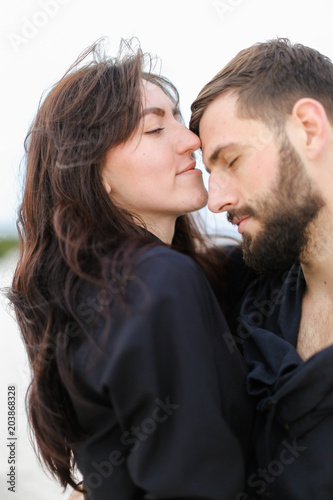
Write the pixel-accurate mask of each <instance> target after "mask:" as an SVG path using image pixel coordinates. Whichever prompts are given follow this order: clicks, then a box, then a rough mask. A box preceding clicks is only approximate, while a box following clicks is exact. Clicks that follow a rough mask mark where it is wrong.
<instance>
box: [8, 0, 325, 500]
mask: <svg viewBox="0 0 333 500" xmlns="http://www.w3.org/2000/svg"><path fill="white" fill-rule="evenodd" d="M332 14H333V2H332V0H316V1H315V2H314V1H311V0H294V1H291V0H279V1H269V0H224V1H222V0H221V1H213V0H168V1H166V0H164V1H157V0H141V1H139V0H121V1H112V0H44V1H43V0H1V17H0V34H1V43H0V64H1V79H0V88H1V92H0V100H1V101H0V109H1V119H0V137H1V142H0V159H1V166H0V237H1V236H3V235H4V234H6V233H8V232H11V231H14V227H15V218H16V213H15V212H16V208H17V205H18V202H19V199H20V189H21V185H22V181H21V178H22V175H21V174H22V172H23V171H24V165H23V164H22V165H21V169H20V168H19V165H20V162H21V159H22V156H23V141H24V137H25V134H26V132H27V129H28V126H29V123H30V122H31V120H32V119H33V116H34V114H35V112H36V109H37V106H38V102H39V99H40V97H41V95H42V93H43V92H44V91H45V90H46V89H48V88H49V87H50V86H51V85H52V84H54V83H55V82H56V81H57V80H58V79H59V78H60V77H61V76H62V75H63V73H64V72H65V71H66V69H67V68H68V67H69V66H70V64H71V63H72V62H73V61H74V60H75V59H76V57H77V56H78V54H79V53H80V52H81V51H82V50H83V49H84V48H86V47H87V46H88V45H90V44H92V43H93V42H94V41H96V40H97V39H98V38H100V37H102V36H106V37H108V38H109V42H110V54H112V55H115V54H116V52H117V48H118V44H119V41H120V38H121V37H122V38H130V37H132V36H137V37H138V38H139V40H140V42H141V46H142V49H143V50H144V51H145V52H152V53H154V54H156V55H157V56H159V58H160V59H161V63H162V64H161V73H162V74H164V75H165V76H167V77H168V78H170V79H171V80H172V81H173V82H174V83H175V85H176V86H177V88H178V90H179V92H180V96H181V109H182V112H183V115H184V117H185V121H186V123H188V120H189V117H190V104H191V102H192V101H193V100H194V99H195V97H196V96H197V94H198V92H199V91H200V89H201V88H202V86H203V85H204V84H205V83H207V81H208V80H210V79H211V78H212V77H213V76H214V75H215V74H216V73H217V72H218V71H219V70H220V69H221V68H222V67H223V66H224V65H225V64H226V63H227V62H228V61H229V60H230V59H231V58H232V57H233V56H234V55H236V53H237V52H238V51H239V50H241V49H243V48H245V47H247V46H249V45H252V44H253V43H255V42H258V41H265V40H267V39H270V38H274V37H276V36H280V37H288V38H290V39H291V40H292V41H293V42H301V43H303V44H305V45H309V46H311V47H314V48H316V49H318V50H319V51H320V52H322V53H324V54H325V55H327V56H329V57H330V58H333V45H332V34H331V33H332V18H333V16H332ZM20 170H21V174H20ZM214 220H215V219H214V218H213V217H212V218H210V223H213V224H214ZM222 220H223V219H222V217H221V216H219V219H218V227H221V228H223V230H224V231H226V226H225V224H224V223H222V224H221V221H222ZM14 263H15V256H9V257H7V259H5V260H4V261H2V263H1V264H0V279H1V285H5V284H6V283H8V282H9V281H10V278H11V273H12V268H13V265H14ZM0 325H1V337H0V338H1V345H0V370H1V376H0V498H1V499H2V500H7V499H13V498H14V499H15V500H18V499H20V500H21V499H22V500H42V499H45V498H47V499H48V500H57V499H59V500H60V499H61V498H67V497H68V495H69V493H66V494H65V496H62V494H61V490H60V489H59V488H58V487H57V486H56V484H55V482H54V481H52V480H49V479H48V478H47V477H46V476H44V474H43V473H42V472H41V471H40V469H39V468H38V465H37V462H36V460H35V458H34V455H33V452H32V449H31V447H30V445H29V444H28V440H27V433H26V422H25V416H24V406H23V397H24V392H25V390H26V386H27V383H28V379H29V375H28V369H27V364H26V360H25V355H24V351H23V348H22V344H21V341H20V339H19V335H18V332H17V329H16V326H15V322H14V321H13V320H12V319H11V317H10V316H9V315H8V312H7V310H6V308H3V307H1V308H0ZM12 383H15V384H17V387H18V391H19V399H18V432H19V440H18V447H17V458H18V464H17V468H18V478H17V492H16V493H15V494H13V493H8V492H7V491H6V479H5V475H6V473H7V472H8V470H7V469H8V465H7V450H6V399H7V391H6V387H7V385H8V384H12Z"/></svg>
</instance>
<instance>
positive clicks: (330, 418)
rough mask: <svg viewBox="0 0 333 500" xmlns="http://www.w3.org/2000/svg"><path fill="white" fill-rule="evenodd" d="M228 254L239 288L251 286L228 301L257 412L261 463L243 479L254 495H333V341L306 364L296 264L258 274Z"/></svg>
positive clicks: (325, 499) (285, 499)
mask: <svg viewBox="0 0 333 500" xmlns="http://www.w3.org/2000/svg"><path fill="white" fill-rule="evenodd" d="M231 254H232V259H231V262H232V265H233V266H234V268H237V269H238V271H237V272H238V277H239V276H240V275H241V274H242V271H241V270H243V273H244V272H245V273H246V275H244V276H245V280H244V283H243V285H241V286H243V287H244V284H247V285H248V286H247V288H246V290H245V292H244V288H243V289H242V290H241V292H242V293H243V297H242V300H241V302H240V304H239V305H238V307H237V308H235V307H234V305H233V306H232V304H231V303H229V305H228V316H227V317H228V319H229V325H230V326H231V329H232V331H233V333H234V337H233V338H232V340H231V341H230V346H232V347H235V345H236V344H237V345H238V346H239V347H240V348H241V349H242V352H243V355H244V358H245V360H246V362H247V364H248V368H249V376H248V379H247V390H248V393H249V394H250V395H252V396H253V397H254V398H255V400H256V402H257V409H258V412H259V413H258V415H259V424H258V435H257V445H256V452H257V462H258V463H257V467H256V469H255V470H254V471H253V472H252V473H251V474H250V475H249V478H248V484H249V485H250V486H252V488H253V489H254V491H255V492H256V494H257V495H258V498H274V499H278V500H307V499H309V500H310V499H311V500H317V499H318V500H329V499H330V500H332V499H333V347H329V348H327V349H324V350H322V351H321V352H319V353H318V354H316V355H314V356H312V357H311V358H310V359H309V360H308V361H306V362H304V361H303V360H302V359H301V358H300V356H299V355H298V353H297V351H296V346H297V335H298V328H299V323H300V318H301V308H302V297H303V293H304V290H305V280H304V276H303V273H302V268H301V266H300V264H299V263H295V264H294V265H293V266H292V267H291V269H289V270H287V271H283V272H282V271H281V272H277V273H276V274H274V275H271V276H269V277H267V276H256V275H255V274H254V273H253V272H252V273H251V271H249V270H246V268H245V267H244V262H243V259H242V256H241V252H240V250H239V249H234V250H233V251H232V252H231ZM229 272H230V270H229ZM234 277H237V275H236V274H234ZM249 283H250V284H249ZM233 285H234V292H233V293H238V292H239V286H237V282H236V281H234V282H233ZM232 342H233V343H232ZM246 498H247V496H244V500H245V499H246Z"/></svg>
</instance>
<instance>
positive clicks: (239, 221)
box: [231, 215, 250, 234]
mask: <svg viewBox="0 0 333 500" xmlns="http://www.w3.org/2000/svg"><path fill="white" fill-rule="evenodd" d="M249 218H250V215H246V216H245V217H233V219H232V221H231V223H232V224H234V225H236V226H238V232H239V234H242V233H243V231H244V227H245V225H246V223H247V221H248V220H249Z"/></svg>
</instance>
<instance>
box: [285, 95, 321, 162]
mask: <svg viewBox="0 0 333 500" xmlns="http://www.w3.org/2000/svg"><path fill="white" fill-rule="evenodd" d="M291 117H292V119H294V121H295V123H296V124H297V125H298V126H299V127H301V131H302V132H303V134H302V136H303V147H304V148H305V150H306V154H307V156H308V158H309V159H311V160H314V159H316V158H317V157H318V156H320V155H321V153H322V151H323V150H324V148H325V146H326V144H327V140H328V119H327V115H326V111H325V108H324V106H323V105H322V104H321V103H320V102H319V101H317V100H316V99H312V98H310V97H305V98H302V99H299V100H298V101H297V102H296V103H295V104H294V107H293V110H292V113H291Z"/></svg>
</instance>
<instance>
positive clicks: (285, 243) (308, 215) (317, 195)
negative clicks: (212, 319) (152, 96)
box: [190, 39, 333, 500]
mask: <svg viewBox="0 0 333 500" xmlns="http://www.w3.org/2000/svg"><path fill="white" fill-rule="evenodd" d="M190 128H191V130H192V131H194V132H196V133H197V134H198V135H199V136H200V138H201V141H202V152H203V161H204V164H205V166H206V168H207V170H208V172H209V173H210V179H209V201H208V207H209V209H210V210H212V211H213V212H216V213H220V212H223V211H227V212H228V220H229V221H230V222H232V223H233V224H236V225H238V231H239V233H240V234H241V235H242V249H243V256H244V260H245V263H246V264H247V265H248V266H250V267H251V268H253V269H254V270H255V271H256V272H257V273H260V274H259V275H257V276H256V277H254V276H252V277H251V283H250V284H249V286H248V288H247V289H246V293H245V295H244V297H243V301H242V304H241V305H240V307H239V310H238V311H237V314H236V316H234V317H233V318H232V315H231V314H230V311H229V318H230V325H231V326H232V328H233V332H234V337H233V338H232V339H231V338H228V337H226V338H225V339H226V342H228V345H229V347H230V349H231V350H233V349H235V346H236V344H238V345H239V347H240V348H241V349H242V352H243V354H244V357H245V359H246V361H247V363H248V366H249V370H250V373H249V377H248V381H247V389H248V391H249V393H250V394H252V395H253V396H254V397H255V398H257V401H258V406H257V408H258V410H259V425H258V441H257V460H258V467H257V468H256V470H254V471H251V473H250V474H249V477H248V484H249V486H250V487H252V488H253V491H254V493H255V495H257V497H258V498H275V499H279V500H289V499H290V500H291V499H292V500H295V499H297V500H298V499H302V500H306V499H311V500H314V499H318V500H319V499H320V500H326V499H327V500H328V499H332V498H333V64H332V62H331V61H330V60H329V59H328V58H326V57H325V56H323V55H321V54H320V53H318V52H317V51H315V50H313V49H311V48H308V47H304V46H302V45H300V44H297V45H292V44H291V43H290V42H289V41H288V40H286V39H276V40H272V41H269V42H266V43H259V44H256V45H254V46H252V47H250V48H248V49H245V50H243V51H242V52H240V53H239V54H238V55H237V56H236V57H235V58H234V59H233V60H232V61H231V62H230V63H229V64H228V65H227V66H226V67H225V68H224V69H222V70H221V71H220V72H219V73H218V74H217V75H216V76H215V77H214V78H213V79H212V80H211V81H210V82H209V83H208V84H207V85H206V86H205V87H204V88H203V90H202V91H201V92H200V94H199V96H198V97H197V99H196V100H195V102H194V103H193V105H192V118H191V122H190ZM236 255H237V251H236ZM237 265H238V268H239V266H241V265H242V264H241V261H239V262H238V264H237ZM239 285H240V283H237V280H236V281H235V284H234V287H236V288H238V287H239ZM231 292H232V291H231ZM233 313H234V314H235V311H233ZM247 498H249V496H248V495H247V494H245V493H244V494H240V495H239V498H238V500H245V499H247Z"/></svg>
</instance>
